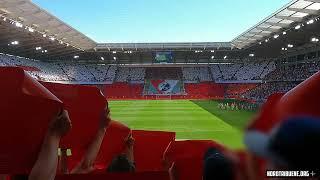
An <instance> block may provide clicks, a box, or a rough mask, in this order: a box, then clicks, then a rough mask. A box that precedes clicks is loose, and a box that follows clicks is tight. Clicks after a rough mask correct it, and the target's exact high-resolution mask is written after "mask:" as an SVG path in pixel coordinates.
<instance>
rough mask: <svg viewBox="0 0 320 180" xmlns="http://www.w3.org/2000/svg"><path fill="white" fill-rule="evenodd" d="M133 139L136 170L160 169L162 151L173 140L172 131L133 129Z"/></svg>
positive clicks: (161, 165) (161, 167)
mask: <svg viewBox="0 0 320 180" xmlns="http://www.w3.org/2000/svg"><path fill="white" fill-rule="evenodd" d="M132 136H133V138H134V139H135V145H134V157H135V162H136V171H138V172H142V171H161V170H164V168H163V161H162V158H163V153H164V151H165V150H166V148H167V147H168V145H169V144H170V142H172V141H174V140H175V136H176V133H174V132H159V131H139V130H133V131H132Z"/></svg>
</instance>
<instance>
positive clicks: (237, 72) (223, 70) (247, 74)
mask: <svg viewBox="0 0 320 180" xmlns="http://www.w3.org/2000/svg"><path fill="white" fill-rule="evenodd" d="M210 69H211V72H212V75H213V77H214V79H215V81H228V80H229V81H230V80H232V81H234V80H235V81H237V80H238V81H248V80H261V79H264V77H265V76H266V75H267V74H269V73H270V72H272V71H274V70H275V64H274V62H273V61H270V62H267V61H265V62H260V63H243V64H221V65H211V66H210Z"/></svg>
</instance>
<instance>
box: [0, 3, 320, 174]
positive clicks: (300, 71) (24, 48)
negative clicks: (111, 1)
mask: <svg viewBox="0 0 320 180" xmlns="http://www.w3.org/2000/svg"><path fill="white" fill-rule="evenodd" d="M239 2H240V1H239ZM239 2H237V3H239ZM283 2H285V3H283V4H281V3H279V4H280V6H277V9H276V10H275V11H274V9H272V10H273V11H270V12H272V13H270V12H266V13H269V14H268V16H267V17H266V16H263V15H262V16H263V17H264V19H258V20H257V19H254V20H253V21H254V22H255V23H256V24H255V25H253V26H251V27H250V26H246V29H247V30H245V31H242V33H239V34H237V36H234V37H233V39H232V40H230V41H225V42H223V41H219V42H214V41H210V40H211V39H210V38H209V37H208V39H209V40H205V41H192V42H191V41H190V42H188V41H185V42H175V40H170V39H169V40H167V39H166V38H170V37H164V36H163V37H162V36H161V35H160V36H159V37H157V38H158V39H161V38H162V39H163V40H162V42H161V40H160V41H158V42H152V40H151V42H133V41H132V40H128V42H108V41H107V40H106V42H102V43H101V42H98V41H100V40H97V39H96V38H92V37H93V36H94V35H92V34H94V33H95V32H94V31H93V32H90V33H91V35H90V36H91V37H89V35H88V33H89V32H88V30H87V31H86V33H84V32H82V31H81V30H80V29H79V30H78V28H79V26H80V25H79V24H77V28H76V27H73V26H71V25H69V24H68V23H69V22H68V20H67V19H70V20H71V19H72V18H71V17H73V15H70V14H72V13H71V12H67V13H66V14H67V15H69V16H70V17H67V18H63V19H62V18H60V17H62V16H61V14H59V13H58V14H59V18H58V15H56V14H54V13H53V12H59V11H58V10H57V11H56V10H55V9H54V8H58V7H59V6H57V7H56V6H54V5H52V4H50V3H47V2H44V1H42V2H41V0H38V2H36V1H31V0H0V84H1V88H0V89H1V90H0V94H1V95H0V96H1V97H0V99H2V100H1V101H2V102H0V112H1V114H3V115H4V116H3V118H2V120H1V121H2V122H1V124H3V125H2V127H1V128H0V129H1V131H0V132H1V134H2V137H1V138H0V142H1V144H2V148H1V150H0V180H2V179H1V178H3V180H4V179H6V180H8V179H13V180H14V179H19V178H18V177H15V175H17V174H24V175H29V174H30V176H29V179H31V180H33V179H97V180H98V179H151V178H153V179H155V180H158V179H159V180H167V179H170V180H189V179H190V180H198V179H199V180H201V179H243V180H245V179H248V180H251V179H269V178H268V177H267V176H269V175H270V174H268V173H267V171H266V170H277V169H276V168H275V167H273V168H274V169H272V168H271V169H268V167H267V165H266V164H268V161H269V160H274V159H275V158H274V157H272V158H270V159H268V158H269V157H264V156H262V157H260V151H259V153H258V152H257V151H258V150H257V151H256V147H262V145H261V144H260V143H256V144H254V143H253V142H254V141H253V140H258V141H259V140H260V138H261V137H260V136H266V137H269V136H270V138H273V139H276V138H275V137H274V136H273V135H274V132H278V131H280V130H278V129H281V127H282V124H284V125H283V126H285V125H286V122H290V121H289V120H287V119H288V118H292V119H294V118H301V119H303V122H304V121H305V119H308V118H309V119H310V118H312V119H318V118H320V113H319V112H320V111H319V105H318V102H319V101H320V96H319V92H320V74H319V73H318V72H319V70H320V61H319V57H320V45H319V43H320V42H319V38H320V11H319V10H320V1H319V0H292V1H289V0H287V1H283ZM77 3H79V4H81V3H82V2H77ZM93 3H96V2H93ZM216 3H219V2H216ZM259 3H260V2H258V3H257V4H258V5H259ZM70 4H72V3H71V2H70ZM86 4H90V3H86ZM186 4H187V3H186ZM261 4H263V3H262V2H261ZM42 6H45V7H42ZM60 6H61V5H60ZM98 6H99V5H98ZM101 6H102V5H101ZM110 6H111V5H110ZM121 6H122V5H121ZM137 6H138V5H137ZM50 7H51V8H52V9H50ZM90 7H93V6H91V5H90ZM197 7H198V6H197ZM60 8H61V9H63V7H60ZM79 8H80V7H79ZM88 8H89V7H88ZM195 8H196V7H195ZM201 8H202V9H205V7H203V6H201ZM246 8H247V11H250V7H246ZM252 8H253V9H254V8H256V7H252ZM257 8H260V9H258V11H260V10H261V11H262V10H263V9H266V8H267V7H263V5H260V6H258V7H257ZM168 9H170V8H168ZM51 11H52V12H51ZM70 11H71V10H70ZM79 11H80V10H79ZM95 11H96V13H97V14H95V13H93V14H92V15H91V18H97V19H99V18H98V17H97V16H99V14H100V12H98V9H96V10H95ZM120 11H121V12H119V13H120V15H121V13H122V10H120ZM168 11H170V10H168ZM177 11H178V10H177ZM242 11H244V10H242ZM252 11H253V10H252ZM254 12H255V11H254ZM134 13H138V12H134ZM168 14H170V12H168ZM270 14H271V15H270ZM170 15H171V14H170ZM75 16H76V15H75ZM154 16H155V17H156V15H154ZM176 16H177V17H178V15H176ZM224 16H228V13H226V14H224ZM230 16H231V15H230ZM239 16H240V15H239ZM250 16H255V15H254V13H253V14H252V15H251V14H250ZM226 18H227V17H226ZM85 19H86V18H84V19H81V18H80V17H79V19H77V22H78V21H80V22H81V23H83V24H86V23H87V24H88V26H90V24H93V23H96V22H92V23H91V22H85ZM146 19H147V17H146ZM204 19H210V18H209V17H204ZM235 19H236V17H235V18H233V20H234V21H237V20H235ZM86 20H87V19H86ZM111 21H112V19H111ZM158 21H160V20H158ZM187 21H188V20H187ZM199 21H200V20H199ZM239 21H240V20H239ZM241 21H245V20H241ZM248 21H249V20H248ZM190 22H191V24H192V23H194V26H196V24H197V23H195V22H192V20H190ZM257 22H258V23H257ZM73 23H74V22H73ZM101 23H102V22H101ZM112 23H115V24H117V23H116V22H113V21H112ZM136 23H137V24H139V23H138V22H136ZM159 23H161V22H159ZM225 23H229V24H231V25H232V23H235V24H237V23H236V22H232V23H231V22H225ZM83 24H82V25H83ZM177 24H178V23H177ZM131 25H132V24H131ZM101 26H103V25H101ZM137 26H138V25H137ZM177 26H178V25H177ZM210 27H211V26H210ZM232 27H233V28H234V29H235V30H237V31H234V32H233V33H232V34H235V32H241V30H239V29H241V28H238V29H237V25H232ZM82 28H85V27H82ZM101 28H102V27H101ZM128 28H132V29H135V27H128ZM144 28H147V27H144ZM170 28H179V27H175V25H172V26H171V27H170ZM201 28H204V29H205V28H206V27H201ZM110 29H112V31H114V30H113V28H112V27H110ZM217 29H219V27H217ZM221 29H222V31H224V29H223V28H221ZM161 30H162V31H164V29H161ZM209 30H210V29H209ZM99 31H100V30H99ZM101 31H102V30H101ZM104 31H107V30H104ZM110 31H111V30H110ZM122 31H124V30H122V29H121V28H119V32H114V33H119V34H121V32H122ZM132 31H133V30H132ZM124 32H126V31H124ZM228 32H230V31H227V30H226V33H228ZM97 33H98V30H97ZM132 33H135V32H132ZM141 33H142V34H143V33H148V32H147V30H146V31H145V32H141ZM179 33H183V32H179ZM186 33H188V31H187V30H186ZM104 34H105V36H106V37H107V38H110V39H112V38H111V37H108V33H106V32H105V33H104ZM163 34H165V33H163ZM199 34H201V33H199ZM232 34H229V36H232ZM112 35H113V34H111V33H110V36H112ZM119 36H121V35H119ZM145 36H147V35H145ZM204 36H206V35H204ZM95 37H96V36H95ZM126 37H128V36H125V37H124V39H125V38H126ZM205 38H206V37H205ZM93 39H95V40H93ZM115 41H116V40H115ZM130 41H132V42H130ZM155 41H157V39H155ZM106 106H107V108H106ZM106 109H107V112H108V114H107V115H105V116H103V117H107V118H106V119H108V120H110V122H109V121H108V123H107V124H108V125H106V127H104V128H105V129H106V132H104V134H103V136H102V138H100V141H97V142H99V143H97V142H96V141H94V142H92V139H93V138H94V137H96V136H95V133H96V131H97V124H99V121H101V112H102V111H103V112H105V110H106ZM57 111H59V112H60V111H61V113H60V115H59V116H58V117H60V118H61V117H62V116H63V117H64V115H65V114H63V113H62V112H64V111H67V112H68V113H67V115H66V116H68V118H66V119H69V120H70V124H72V128H71V125H69V126H70V127H69V128H71V130H70V132H69V133H61V131H62V130H61V129H58V130H57V131H59V132H60V133H61V134H63V135H61V141H60V139H59V141H58V144H57V147H56V149H57V150H58V151H59V153H56V152H54V153H53V155H52V154H51V155H50V154H45V150H44V149H46V148H47V149H49V148H48V147H46V146H45V145H46V144H49V143H46V138H48V136H49V135H48V134H46V132H50V130H51V128H52V127H51V125H52V122H51V121H52V117H53V115H56V114H57ZM109 113H110V114H109ZM69 116H70V118H69ZM110 116H111V118H110ZM57 119H59V118H57ZM61 119H63V118H61ZM61 119H60V120H61ZM309 119H308V120H309ZM286 120H287V121H286ZM57 122H58V120H57ZM292 122H295V121H294V120H293V121H292ZM316 122H320V121H316ZM60 123H61V122H60ZM308 123H309V121H307V120H306V123H305V124H308ZM312 123H313V122H312ZM312 123H311V124H312ZM48 124H49V128H48ZM305 124H302V125H301V126H300V125H295V126H294V127H301V128H297V129H298V130H297V131H298V132H296V133H293V134H294V135H292V138H294V137H296V136H298V135H299V132H300V130H301V129H303V128H302V127H305ZM318 124H319V123H318ZM318 124H315V125H312V127H313V128H312V127H310V128H309V129H307V130H305V129H303V130H305V131H304V132H309V133H312V132H313V130H314V134H312V135H310V136H307V135H305V136H304V137H300V136H299V137H297V139H296V140H297V141H298V140H301V139H304V141H303V143H300V144H303V146H305V147H306V149H308V151H307V152H305V151H303V150H301V149H299V148H300V146H299V147H297V148H296V146H289V145H288V146H289V147H290V149H291V150H292V149H299V152H298V153H299V154H300V153H301V152H302V154H306V157H305V158H306V159H309V160H310V159H314V161H315V162H319V161H318V160H320V159H319V152H317V151H318V149H317V148H315V147H314V146H312V148H310V147H308V145H309V144H308V143H309V139H308V138H310V137H312V138H310V142H313V143H315V142H319V140H320V136H319V132H320V131H319V126H318ZM64 125H65V124H64ZM100 125H101V122H100V124H99V127H98V128H100ZM58 126H59V128H62V129H63V127H62V126H63V125H61V124H60V125H59V124H58V125H57V126H55V128H57V127H58ZM67 126H68V125H67ZM316 127H317V128H318V129H316ZM66 129H68V128H66ZM310 129H312V130H310ZM315 129H316V130H315ZM64 130H65V129H64ZM65 131H66V130H65ZM98 131H99V130H98ZM292 131H293V130H292ZM254 133H256V134H258V133H260V134H259V135H257V136H258V137H259V138H258V137H256V136H254V137H252V136H253V135H252V134H254ZM290 133H292V132H291V131H290V132H286V134H287V136H289V137H290V136H291V134H290ZM261 134H262V135H261ZM302 134H305V133H302ZM43 137H45V139H43ZM127 137H129V138H128V139H129V140H130V138H132V140H131V141H134V142H131V141H130V142H129V143H128V141H129V140H128V141H126V142H124V139H125V138H127ZM287 138H288V137H287ZM299 138H300V139H299ZM98 139H99V138H98ZM96 140H97V139H96ZM269 141H270V142H269ZM269 141H268V143H272V142H271V140H269ZM17 142H18V143H17ZM260 142H261V143H262V142H263V141H262V140H261V141H260ZM284 142H285V143H283V142H280V140H279V142H278V143H279V144H286V143H287V142H291V141H290V140H288V139H286V140H285V141H284ZM95 143H97V144H99V146H98V150H96V151H92V152H96V154H95V155H91V156H89V155H88V154H89V152H90V153H92V152H91V151H90V148H91V147H92V146H93V144H95ZM132 143H133V144H132ZM128 144H131V145H132V148H133V150H134V152H131V153H132V154H131V155H132V157H131V158H132V159H133V157H134V160H132V161H133V164H134V169H135V172H134V173H132V174H130V173H123V174H112V173H93V174H92V173H84V172H89V171H86V170H84V169H81V168H82V167H84V165H83V164H81V163H84V162H85V160H86V158H84V159H82V158H81V157H83V156H84V157H86V155H87V156H88V157H91V158H92V156H94V157H95V158H94V159H93V160H90V161H89V162H90V163H91V164H90V166H92V168H93V169H95V170H97V171H98V170H100V171H101V169H102V171H105V170H104V169H106V168H107V167H108V166H109V165H110V164H111V165H112V164H113V162H114V159H113V158H114V157H115V156H116V155H117V154H120V151H122V150H123V147H124V146H127V145H128ZM41 145H42V146H41ZM290 145H291V144H290ZM128 146H130V145H128ZM41 147H42V149H41V151H40V148H41ZM210 148H214V149H215V150H216V149H218V150H217V151H218V153H216V154H219V158H220V159H219V158H218V160H216V161H215V162H220V161H219V160H221V158H222V157H223V162H222V161H221V162H220V163H222V164H223V165H222V164H218V165H216V164H215V165H216V166H215V165H212V164H210V163H212V162H209V160H210V158H209V160H208V159H205V158H204V157H205V154H207V153H208V152H210V151H208V152H207V150H208V149H209V150H210ZM278 148H279V149H280V148H281V147H278ZM21 149H23V152H21ZM88 149H89V150H88ZM279 149H277V150H279ZM311 149H313V150H311ZM53 150H55V149H53ZM127 150H128V149H127ZM130 150H132V149H130ZM282 150H283V149H281V150H279V152H280V151H281V153H283V152H282ZM297 151H298V150H297ZM297 151H292V152H291V153H296V152H297ZM39 152H41V153H39ZM86 152H87V154H86ZM126 152H127V151H126ZM98 153H99V154H98ZM16 154H19V155H16ZM129 154H130V153H129ZM284 154H285V155H288V154H290V153H289V152H285V153H284ZM307 154H308V155H307ZM41 155H42V156H43V158H44V159H46V158H47V159H50V158H48V157H52V156H54V157H56V156H57V157H56V158H57V159H59V160H56V161H54V162H55V164H53V165H52V164H50V165H48V164H46V163H51V162H49V160H43V159H42V158H41V157H42V156H41ZM282 155H283V154H282ZM285 155H284V156H285ZM127 156H128V157H127V158H128V159H130V158H129V157H130V155H127ZM220 156H221V157H220ZM279 156H280V155H278V156H276V157H277V158H278V157H279ZM88 157H87V158H88ZM211 157H212V156H211ZM285 157H286V158H289V155H288V156H285ZM307 157H311V158H307ZM290 158H291V156H290ZM279 159H280V158H279ZM294 159H295V158H294ZM281 160H283V159H282V158H281ZM290 160H291V159H290ZM299 160H301V159H299ZM207 161H208V162H207ZM253 161H255V162H253ZM288 162H289V161H288ZM291 162H292V163H293V162H296V161H290V163H291ZM64 163H65V164H64ZM78 163H80V165H77V164H78ZM290 163H288V164H290ZM303 163H305V161H303V160H301V162H300V161H299V162H298V163H297V164H298V165H297V164H295V165H294V166H288V167H290V168H288V169H286V168H284V169H285V170H304V171H305V170H309V171H308V174H306V176H304V177H310V178H311V177H315V175H317V174H316V173H317V170H319V169H320V166H319V164H317V165H315V166H314V165H313V164H312V163H311V162H310V163H309V162H308V163H307V165H305V164H303ZM34 164H35V165H34ZM57 164H58V170H57ZM208 164H210V165H211V166H209V165H208ZM231 164H232V165H231ZM302 164H303V165H302ZM111 165H110V166H109V168H108V169H110V167H111ZM219 165H221V166H219ZM88 166H89V165H88ZM207 166H208V167H207ZM41 167H42V168H43V167H48V168H47V169H50V168H49V167H51V168H53V169H54V167H55V168H56V169H54V170H52V169H51V172H50V173H52V172H54V173H53V174H54V176H52V175H50V177H48V176H45V175H48V174H50V173H49V172H46V170H44V169H42V168H41ZM80 167H81V168H80ZM228 167H230V168H229V169H228ZM285 167H286V166H285ZM292 167H294V168H292ZM77 168H78V169H77ZM210 168H211V169H210ZM214 168H218V171H217V169H214ZM72 169H76V170H75V171H72ZM77 170H78V171H77ZM220 170H221V171H220ZM281 170H282V169H281ZM56 171H57V173H56ZM72 172H79V174H85V175H80V176H79V175H69V174H68V173H72ZM110 172H111V170H110ZM213 172H216V174H219V175H217V176H214V175H212V174H215V173H213ZM218 172H221V173H218ZM318 172H319V171H318ZM46 173H47V174H46ZM224 173H225V174H224ZM1 174H3V175H1ZM56 174H57V176H56V177H55V175H56ZM63 174H68V175H63ZM75 174H77V173H75ZM207 174H209V175H208V177H206V175H207ZM220 174H221V176H220ZM226 174H227V175H226ZM302 174H303V173H300V178H301V177H302ZM295 175H296V174H295ZM318 175H319V173H318ZM277 176H278V177H280V175H279V174H278V175H277ZM209 177H211V178H209ZM212 177H215V178H212ZM227 177H228V178H227ZM285 177H289V175H288V174H287V175H286V176H285ZM270 179H272V178H270ZM298 179H299V178H298Z"/></svg>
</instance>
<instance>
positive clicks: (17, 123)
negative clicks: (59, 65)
mask: <svg viewBox="0 0 320 180" xmlns="http://www.w3.org/2000/svg"><path fill="white" fill-rule="evenodd" d="M0 77H1V78H0V84H1V88H0V99H1V101H0V112H1V116H2V117H1V126H0V132H1V136H0V144H1V149H0V174H10V173H28V172H29V171H30V170H31V168H32V166H33V164H34V162H35V160H36V159H37V156H38V152H39V150H40V147H41V144H42V140H43V137H44V136H45V133H46V131H47V127H48V124H49V122H50V121H51V120H52V118H53V117H54V116H55V115H57V114H58V113H59V112H60V111H61V109H62V107H63V105H62V102H61V101H60V100H59V99H58V98H57V97H55V96H54V95H53V94H52V93H50V91H48V90H47V89H46V88H44V87H43V86H42V85H41V84H40V83H38V82H37V81H36V80H34V79H33V78H32V77H30V76H29V75H28V74H27V73H25V72H24V71H23V70H22V69H20V68H13V67H11V68H0Z"/></svg>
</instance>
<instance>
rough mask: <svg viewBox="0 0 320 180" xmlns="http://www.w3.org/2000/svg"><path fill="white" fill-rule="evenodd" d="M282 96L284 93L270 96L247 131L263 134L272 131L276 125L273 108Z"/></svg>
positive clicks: (274, 109)
mask: <svg viewBox="0 0 320 180" xmlns="http://www.w3.org/2000/svg"><path fill="white" fill-rule="evenodd" d="M283 96H284V93H275V94H273V95H271V96H270V97H269V98H268V100H267V102H266V103H265V104H264V105H263V107H262V108H261V110H260V112H259V114H258V115H257V117H256V118H254V119H253V121H252V122H251V123H250V124H249V126H248V130H258V131H260V132H263V133H268V132H269V131H270V130H272V128H273V127H275V125H276V124H278V120H277V119H276V116H277V115H276V108H275V107H276V106H277V103H278V102H279V101H280V99H281V98H282V97H283Z"/></svg>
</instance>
